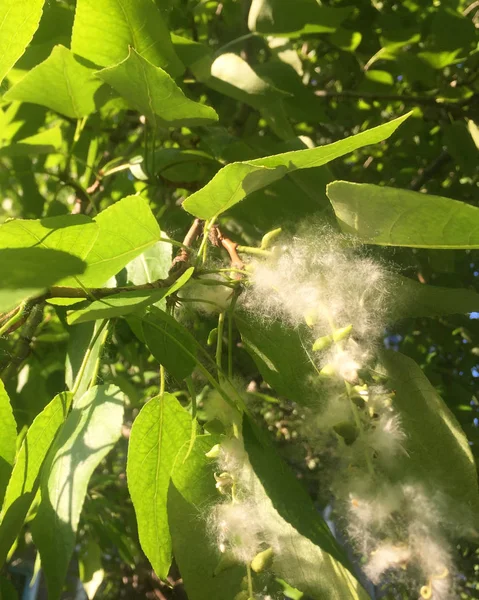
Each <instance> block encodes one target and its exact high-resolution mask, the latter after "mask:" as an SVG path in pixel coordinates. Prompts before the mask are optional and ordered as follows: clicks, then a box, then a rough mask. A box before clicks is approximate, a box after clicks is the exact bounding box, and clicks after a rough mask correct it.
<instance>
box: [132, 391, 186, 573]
mask: <svg viewBox="0 0 479 600" xmlns="http://www.w3.org/2000/svg"><path fill="white" fill-rule="evenodd" d="M190 434H191V416H190V415H189V414H188V412H187V411H186V410H185V409H184V408H183V407H182V406H181V404H180V403H179V402H178V400H177V399H176V398H175V397H174V396H172V395H171V394H164V395H163V396H158V397H156V398H153V399H152V400H149V401H148V402H147V403H146V404H145V406H144V407H143V408H142V410H141V412H140V414H139V415H138V416H137V417H136V419H135V421H134V423H133V427H132V430H131V435H130V444H129V451H128V466H127V479H128V489H129V490H130V495H131V499H132V502H133V506H134V507H135V513H136V518H137V521H138V533H139V537H140V543H141V546H142V548H143V551H144V552H145V554H146V556H147V557H148V560H149V561H150V562H151V565H152V567H153V569H154V570H155V573H156V574H157V575H158V577H161V578H166V576H167V575H168V570H169V568H170V563H171V538H170V531H169V527H168V516H167V510H166V503H167V495H168V486H169V482H170V475H171V472H172V470H173V465H174V463H175V459H176V455H177V453H178V451H179V450H180V448H181V447H182V446H183V444H184V443H185V442H187V441H188V440H189V438H190Z"/></svg>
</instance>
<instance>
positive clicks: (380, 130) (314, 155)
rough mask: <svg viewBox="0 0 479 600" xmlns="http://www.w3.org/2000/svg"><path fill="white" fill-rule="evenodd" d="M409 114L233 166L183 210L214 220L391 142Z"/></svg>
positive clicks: (185, 202) (224, 168)
mask: <svg viewBox="0 0 479 600" xmlns="http://www.w3.org/2000/svg"><path fill="white" fill-rule="evenodd" d="M409 114H410V113H409ZM409 114H407V115H404V116H402V117H399V118H398V119H395V120H394V121H391V122H390V123H386V124H384V125H380V126H379V127H374V128H373V129H369V130H368V131H363V132H362V133H358V134H357V135H353V136H351V137H349V138H346V139H344V140H340V141H338V142H334V143H332V144H328V145H326V146H320V147H319V148H312V149H308V150H296V151H292V152H285V153H284V154H278V155H276V156H267V157H265V158H259V159H256V160H251V161H247V162H239V163H231V164H229V165H227V166H226V167H223V169H221V170H220V171H219V172H218V173H217V174H216V175H215V176H214V177H213V179H212V180H211V181H210V182H209V183H208V184H207V185H205V187H204V188H202V189H201V190H199V191H198V192H195V193H194V194H192V195H191V196H190V197H189V198H187V199H186V200H185V201H184V202H183V208H184V209H185V210H187V211H188V212H189V213H191V214H193V215H195V216H196V217H199V218H201V219H210V218H212V217H214V216H215V215H218V214H220V213H222V212H224V211H225V210H227V209H228V208H230V207H232V206H234V205H235V204H236V203H237V202H240V201H241V200H243V198H245V197H246V196H247V195H248V194H251V193H253V192H255V191H257V190H259V189H261V188H263V187H265V186H267V185H269V184H270V183H273V182H274V181H278V179H281V178H282V177H284V176H285V175H287V174H288V173H292V172H294V171H296V170H298V169H309V168H311V167H319V166H321V165H325V164H326V163H328V162H330V161H331V160H334V159H335V158H339V157H340V156H343V155H344V154H348V153H349V152H352V151H353V150H356V149H357V148H362V147H363V146H367V145H369V144H376V143H378V142H380V141H382V140H385V139H387V138H388V137H389V136H390V135H392V134H393V133H394V131H395V130H396V129H397V128H398V127H399V125H401V123H402V122H403V121H404V120H405V119H407V118H408V116H409Z"/></svg>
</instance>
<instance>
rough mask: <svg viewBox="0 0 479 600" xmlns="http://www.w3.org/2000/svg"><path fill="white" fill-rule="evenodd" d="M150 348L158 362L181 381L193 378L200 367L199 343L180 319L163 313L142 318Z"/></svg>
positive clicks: (155, 313)
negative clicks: (189, 376)
mask: <svg viewBox="0 0 479 600" xmlns="http://www.w3.org/2000/svg"><path fill="white" fill-rule="evenodd" d="M141 325H142V329H143V335H144V337H145V341H146V345H147V346H148V348H149V349H150V352H151V353H152V354H153V356H154V357H155V358H156V360H157V361H158V362H159V363H160V364H161V365H163V366H164V367H165V369H166V370H167V371H168V372H169V373H170V374H171V375H173V377H175V378H176V379H177V380H178V381H181V380H182V379H185V377H188V375H191V373H192V371H193V369H194V368H195V366H196V363H197V358H196V355H197V346H198V344H197V342H196V340H195V338H194V337H193V336H192V335H191V333H190V332H189V331H188V330H187V329H186V328H185V327H183V325H181V323H178V321H177V320H176V319H174V318H173V317H171V316H170V315H169V314H168V313H166V312H164V311H162V310H158V309H155V310H151V312H150V313H148V314H147V315H145V316H144V317H141Z"/></svg>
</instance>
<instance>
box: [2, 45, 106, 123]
mask: <svg viewBox="0 0 479 600" xmlns="http://www.w3.org/2000/svg"><path fill="white" fill-rule="evenodd" d="M46 81H47V82H48V85H45V82H46ZM101 85H102V84H101V82H100V81H98V79H96V78H95V77H94V71H93V70H92V69H88V68H87V67H85V66H83V65H82V64H81V63H79V62H78V61H77V60H76V59H75V58H74V56H73V54H72V53H71V52H70V50H68V48H65V47H64V46H60V45H59V46H55V47H54V48H53V51H52V53H51V54H50V56H49V57H48V58H47V59H46V60H45V61H44V62H42V63H40V64H39V65H38V66H36V67H34V68H33V69H32V70H31V71H29V72H28V73H27V75H25V77H24V78H23V79H21V80H20V81H19V82H18V83H17V84H16V85H14V86H13V87H12V88H11V89H10V90H8V92H7V93H6V94H5V96H4V99H5V100H9V101H10V100H18V101H20V102H32V103H33V104H41V105H42V106H46V107H47V108H50V109H52V110H54V111H56V112H58V113H60V114H62V115H65V116H66V117H70V118H72V119H80V118H81V117H85V116H86V115H89V114H90V113H92V112H94V111H95V110H96V105H95V94H96V92H97V91H98V89H99V88H100V87H101Z"/></svg>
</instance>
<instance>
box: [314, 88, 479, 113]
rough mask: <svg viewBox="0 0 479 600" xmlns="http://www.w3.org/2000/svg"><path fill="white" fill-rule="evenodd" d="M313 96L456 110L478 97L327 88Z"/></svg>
mask: <svg viewBox="0 0 479 600" xmlns="http://www.w3.org/2000/svg"><path fill="white" fill-rule="evenodd" d="M314 94H315V96H319V97H320V98H331V99H332V100H342V99H347V98H351V99H358V100H371V101H378V102H380V101H382V100H386V101H390V102H403V103H404V104H413V105H422V106H434V107H436V108H446V109H447V110H452V111H454V110H457V109H460V108H462V107H464V106H466V105H468V104H471V103H472V102H475V101H476V100H477V98H478V96H477V95H476V94H474V95H472V96H470V97H469V98H466V99H464V100H460V101H459V102H441V101H440V100H438V99H437V98H434V97H433V96H406V95H402V94H373V93H370V92H356V91H352V90H345V91H343V92H328V91H327V90H317V91H315V92H314Z"/></svg>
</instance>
